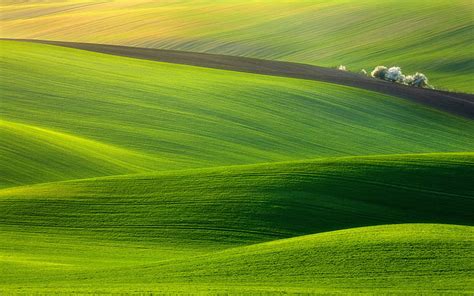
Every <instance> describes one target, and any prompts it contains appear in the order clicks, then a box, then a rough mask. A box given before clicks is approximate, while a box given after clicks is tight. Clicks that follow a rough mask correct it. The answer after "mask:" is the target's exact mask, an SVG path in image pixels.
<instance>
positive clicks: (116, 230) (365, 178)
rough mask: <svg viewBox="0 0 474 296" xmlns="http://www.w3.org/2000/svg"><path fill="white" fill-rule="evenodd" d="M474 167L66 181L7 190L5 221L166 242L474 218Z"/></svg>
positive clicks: (327, 166) (233, 240)
mask: <svg viewBox="0 0 474 296" xmlns="http://www.w3.org/2000/svg"><path fill="white" fill-rule="evenodd" d="M473 173H474V154H473V153H464V154H452V153H448V154H427V155H406V156H381V157H356V158H335V159H328V160H317V161H311V162H309V161H305V162H289V163H279V164H262V165H251V166H235V167H222V168H212V169H198V170H187V171H176V172H165V173H160V174H156V173H155V174H146V175H135V176H134V175H127V176H117V177H106V178H97V179H86V180H77V181H67V182H62V183H49V184H44V185H35V186H29V187H28V186H27V187H15V188H11V189H10V188H6V189H3V190H1V191H0V200H1V202H2V203H1V204H0V206H1V212H2V213H3V215H2V217H0V223H2V224H4V225H10V226H11V227H13V226H14V227H19V229H21V230H22V231H25V230H28V231H32V230H33V229H36V227H39V228H38V229H39V230H40V231H43V230H44V229H49V230H54V231H60V232H66V233H71V234H77V235H85V236H91V237H97V236H98V237H101V236H102V235H105V237H104V239H107V238H108V236H111V237H113V238H114V239H124V240H129V239H133V240H138V241H150V242H154V243H158V244H159V245H161V246H166V245H173V244H175V243H176V242H177V241H180V242H186V243H192V244H197V245H203V246H206V245H207V244H210V245H214V244H216V243H217V244H219V245H220V246H226V245H241V244H246V243H256V242H262V241H267V240H271V239H275V238H286V237H291V236H295V235H304V234H310V233H315V232H322V231H329V230H335V229H343V228H350V227H356V226H367V225H377V224H393V223H408V222H433V223H450V224H468V225H470V224H472V223H474V221H473V220H472V217H471V216H470V215H471V210H474V201H473V200H472V198H471V197H472V196H473V195H474V192H473V189H472V186H471V184H470V179H471V176H472V175H473ZM381 192H383V194H382V193H381ZM52 213H61V215H52ZM85 217H87V218H86V219H85ZM41 229H43V230H41ZM103 230H107V231H106V232H105V233H103V232H102V231H103Z"/></svg>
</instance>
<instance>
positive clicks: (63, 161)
mask: <svg viewBox="0 0 474 296" xmlns="http://www.w3.org/2000/svg"><path fill="white" fill-rule="evenodd" d="M0 46H1V71H2V75H4V77H5V78H4V79H2V80H1V81H0V87H1V88H0V90H1V92H2V95H3V96H4V98H5V99H4V100H2V108H1V110H0V111H1V115H2V120H3V124H2V129H3V130H5V131H4V133H5V137H1V138H0V141H1V142H2V149H3V153H2V156H3V157H2V159H1V161H2V163H1V167H2V168H3V170H4V173H2V179H3V180H2V181H1V185H0V186H3V187H6V186H12V185H18V184H32V183H38V182H47V181H59V180H67V179H73V178H84V177H96V176H104V175H113V174H127V173H133V172H146V171H149V170H155V171H157V170H169V169H180V168H194V167H210V166H220V165H233V164H251V163H258V162H270V161H285V160H297V159H305V158H315V157H325V156H345V155H368V154H394V153H424V152H456V151H460V152H461V151H472V150H473V149H474V142H473V141H472V139H474V124H473V122H472V121H470V120H468V119H463V118H459V117H456V116H452V115H449V114H445V113H443V112H439V111H435V110H432V109H429V108H427V107H423V106H419V105H417V104H414V103H411V102H408V101H405V100H403V99H399V98H393V97H390V96H386V95H381V94H378V93H374V92H369V91H364V90H360V89H354V88H349V87H342V86H336V85H331V84H326V83H318V82H314V81H304V80H297V79H287V78H276V77H267V76H261V75H253V74H246V73H237V72H230V71H221V70H213V69H204V68H197V67H190V66H182V65H174V64H166V63H156V62H150V61H143V60H134V59H129V58H122V57H114V56H109V55H103V54H97V53H91V52H85V51H79V50H74V49H66V48H61V47H55V46H48V45H41V44H29V43H22V42H10V41H1V42H0ZM12 137H14V140H11V139H12ZM45 163H47V168H45V166H44V164H45ZM41 170H45V172H44V173H40V172H41Z"/></svg>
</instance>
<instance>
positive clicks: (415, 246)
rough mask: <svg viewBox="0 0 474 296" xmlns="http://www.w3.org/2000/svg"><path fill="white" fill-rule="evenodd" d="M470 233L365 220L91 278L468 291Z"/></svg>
mask: <svg viewBox="0 0 474 296" xmlns="http://www.w3.org/2000/svg"><path fill="white" fill-rule="evenodd" d="M473 237H474V227H466V226H451V225H440V224H402V225H393V226H377V227H364V228H356V229H349V230H342V231H334V232H327V233H322V234H316V235H309V236H302V237H296V238H291V239H285V240H277V241H272V242H269V243H264V244H257V245H252V246H248V247H240V248H235V249H229V250H225V251H222V252H216V253H212V254H207V255H205V256H198V257H195V258H192V259H185V260H172V261H168V262H166V261H165V262H160V263H156V264H147V265H145V266H143V267H139V268H123V269H120V270H118V269H116V270H114V271H115V272H113V273H110V272H108V271H106V272H99V273H98V274H96V276H97V279H92V280H91V281H90V282H89V283H88V284H89V285H91V286H92V285H97V283H99V282H101V281H106V282H107V284H108V288H110V289H116V290H126V289H127V288H129V287H130V282H132V283H133V282H135V283H136V286H138V287H141V288H142V289H147V288H148V289H156V290H165V291H173V290H174V291H183V292H189V291H193V292H197V291H202V292H204V291H207V292H209V291H219V292H230V293H237V294H238V293H244V292H247V293H252V292H253V293H256V292H262V293H263V292H273V293H275V292H280V293H287V292H290V293H291V292H293V293H309V292H311V293H342V294H348V293H370V294H374V293H375V294H378V293H389V294H393V293H396V294H402V295H403V294H404V295H407V294H419V293H423V294H432V293H440V294H441V293H455V294H460V293H461V294H463V293H466V294H468V293H472V292H473V291H474V284H473V281H472V277H470V275H469V272H470V271H471V272H472V270H473V268H474V263H473V260H474V255H473V253H472V248H473V247H474V239H473ZM76 278H77V276H76ZM73 279H74V277H73ZM87 282H88V281H87V280H86V283H87ZM124 283H125V284H124ZM170 283H171V284H170ZM84 286H86V287H87V284H86V285H84ZM84 286H83V287H81V288H82V289H84ZM131 286H132V287H133V286H134V285H131ZM134 288H135V287H134ZM135 289H137V288H135ZM138 289H139V288H138Z"/></svg>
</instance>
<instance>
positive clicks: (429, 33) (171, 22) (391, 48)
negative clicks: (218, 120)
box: [0, 0, 474, 93]
mask: <svg viewBox="0 0 474 296" xmlns="http://www.w3.org/2000/svg"><path fill="white" fill-rule="evenodd" d="M473 7H474V6H473V5H472V1H471V0H454V1H429V0H415V1H409V2H407V1H402V2H400V1H392V0H390V1H379V0H361V1H351V0H330V1H326V0H325V1H322V0H317V1H273V0H263V1H253V2H252V4H249V2H248V1H242V0H229V1H206V0H203V1H201V0H200V1H190V0H188V1H151V0H138V1H136V0H133V1H131V0H119V1H87V0H76V1H37V0H36V1H11V0H4V1H2V10H3V14H2V17H1V21H0V27H2V34H1V35H2V37H8V38H34V39H49V40H63V41H80V42H93V43H109V44H123V45H130V46H141V47H152V48H167V49H178V50H185V51H199V52H210V53H219V54H228V55H242V56H250V57H256V58H264V59H278V60H285V61H293V62H300V63H308V64H315V65H320V66H328V67H336V66H338V65H339V64H344V65H347V66H348V67H349V69H350V70H352V71H355V72H358V71H359V70H361V69H363V68H365V69H367V70H369V69H372V68H373V67H375V66H377V65H383V64H385V65H387V66H390V65H396V66H401V67H402V68H403V69H404V70H405V71H406V72H410V73H411V72H413V73H414V72H416V71H420V72H424V73H425V74H427V75H428V77H430V79H431V81H432V83H433V84H434V85H435V86H436V87H438V88H441V89H450V90H457V91H464V92H470V93H473V92H474V88H473V85H474V78H473V76H472V73H473V70H474V59H473V55H472V52H473V50H474V48H473V41H474V34H473V27H472V15H473V14H474V8H473Z"/></svg>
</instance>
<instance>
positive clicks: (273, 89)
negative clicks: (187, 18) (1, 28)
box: [0, 3, 474, 295]
mask: <svg viewBox="0 0 474 296" xmlns="http://www.w3.org/2000/svg"><path fill="white" fill-rule="evenodd" d="M31 5H32V6H33V7H34V6H35V5H36V4H35V3H32V4H31ZM44 5H49V4H44ZM51 5H52V4H51ZM0 53H1V60H0V66H1V68H0V73H1V74H2V79H1V80H0V92H1V94H2V99H1V108H0V112H1V118H0V127H1V134H0V170H1V171H0V213H1V214H0V294H17V293H18V294H22V293H23V294H26V295H29V294H35V293H39V294H41V293H43V294H54V293H56V294H100V293H104V294H107V293H123V294H127V293H143V294H144V293H149V294H151V293H170V294H175V293H188V294H189V293H191V294H195V293H202V294H209V293H210V294H216V293H230V294H248V295H255V294H267V293H268V294H278V293H289V294H292V293H295V294H297V293H335V294H337V293H341V294H351V293H352V294H356V293H372V294H384V293H385V294H397V293H398V294H400V295H406V294H442V293H447V294H460V293H461V294H462V293H464V294H472V293H473V292H474V282H473V280H472V272H473V270H474V264H473V263H472V262H474V260H473V259H474V256H473V254H474V252H473V250H474V233H473V229H474V228H473V224H474V220H473V218H472V213H473V212H474V199H473V197H474V188H473V186H472V176H473V174H474V141H473V140H474V122H473V121H472V120H470V119H467V118H462V117H458V116H455V115H451V114H448V113H445V112H441V111H438V110H435V109H431V108H429V107H426V106H423V105H418V104H415V103H413V102H411V101H408V100H405V99H402V98H395V97H391V96H388V95H383V94H380V93H376V92H370V91H367V90H363V89H359V88H351V87H344V86H338V85H333V84H328V83H323V82H316V81H306V80H299V79H290V78H279V77H270V76H263V75H256V74H248V73H239V72H231V71H224V70H215V69H206V68H199V67H192V66H184V65H176V64H167V63H158V62H152V61H144V60H138V59H131V58H123V57H117V56H111V55H105V54H98V53H92V52H87V51H81V50H76V49H68V48H62V47H57V46H51V45H44V44H33V43H27V42H14V41H0Z"/></svg>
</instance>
